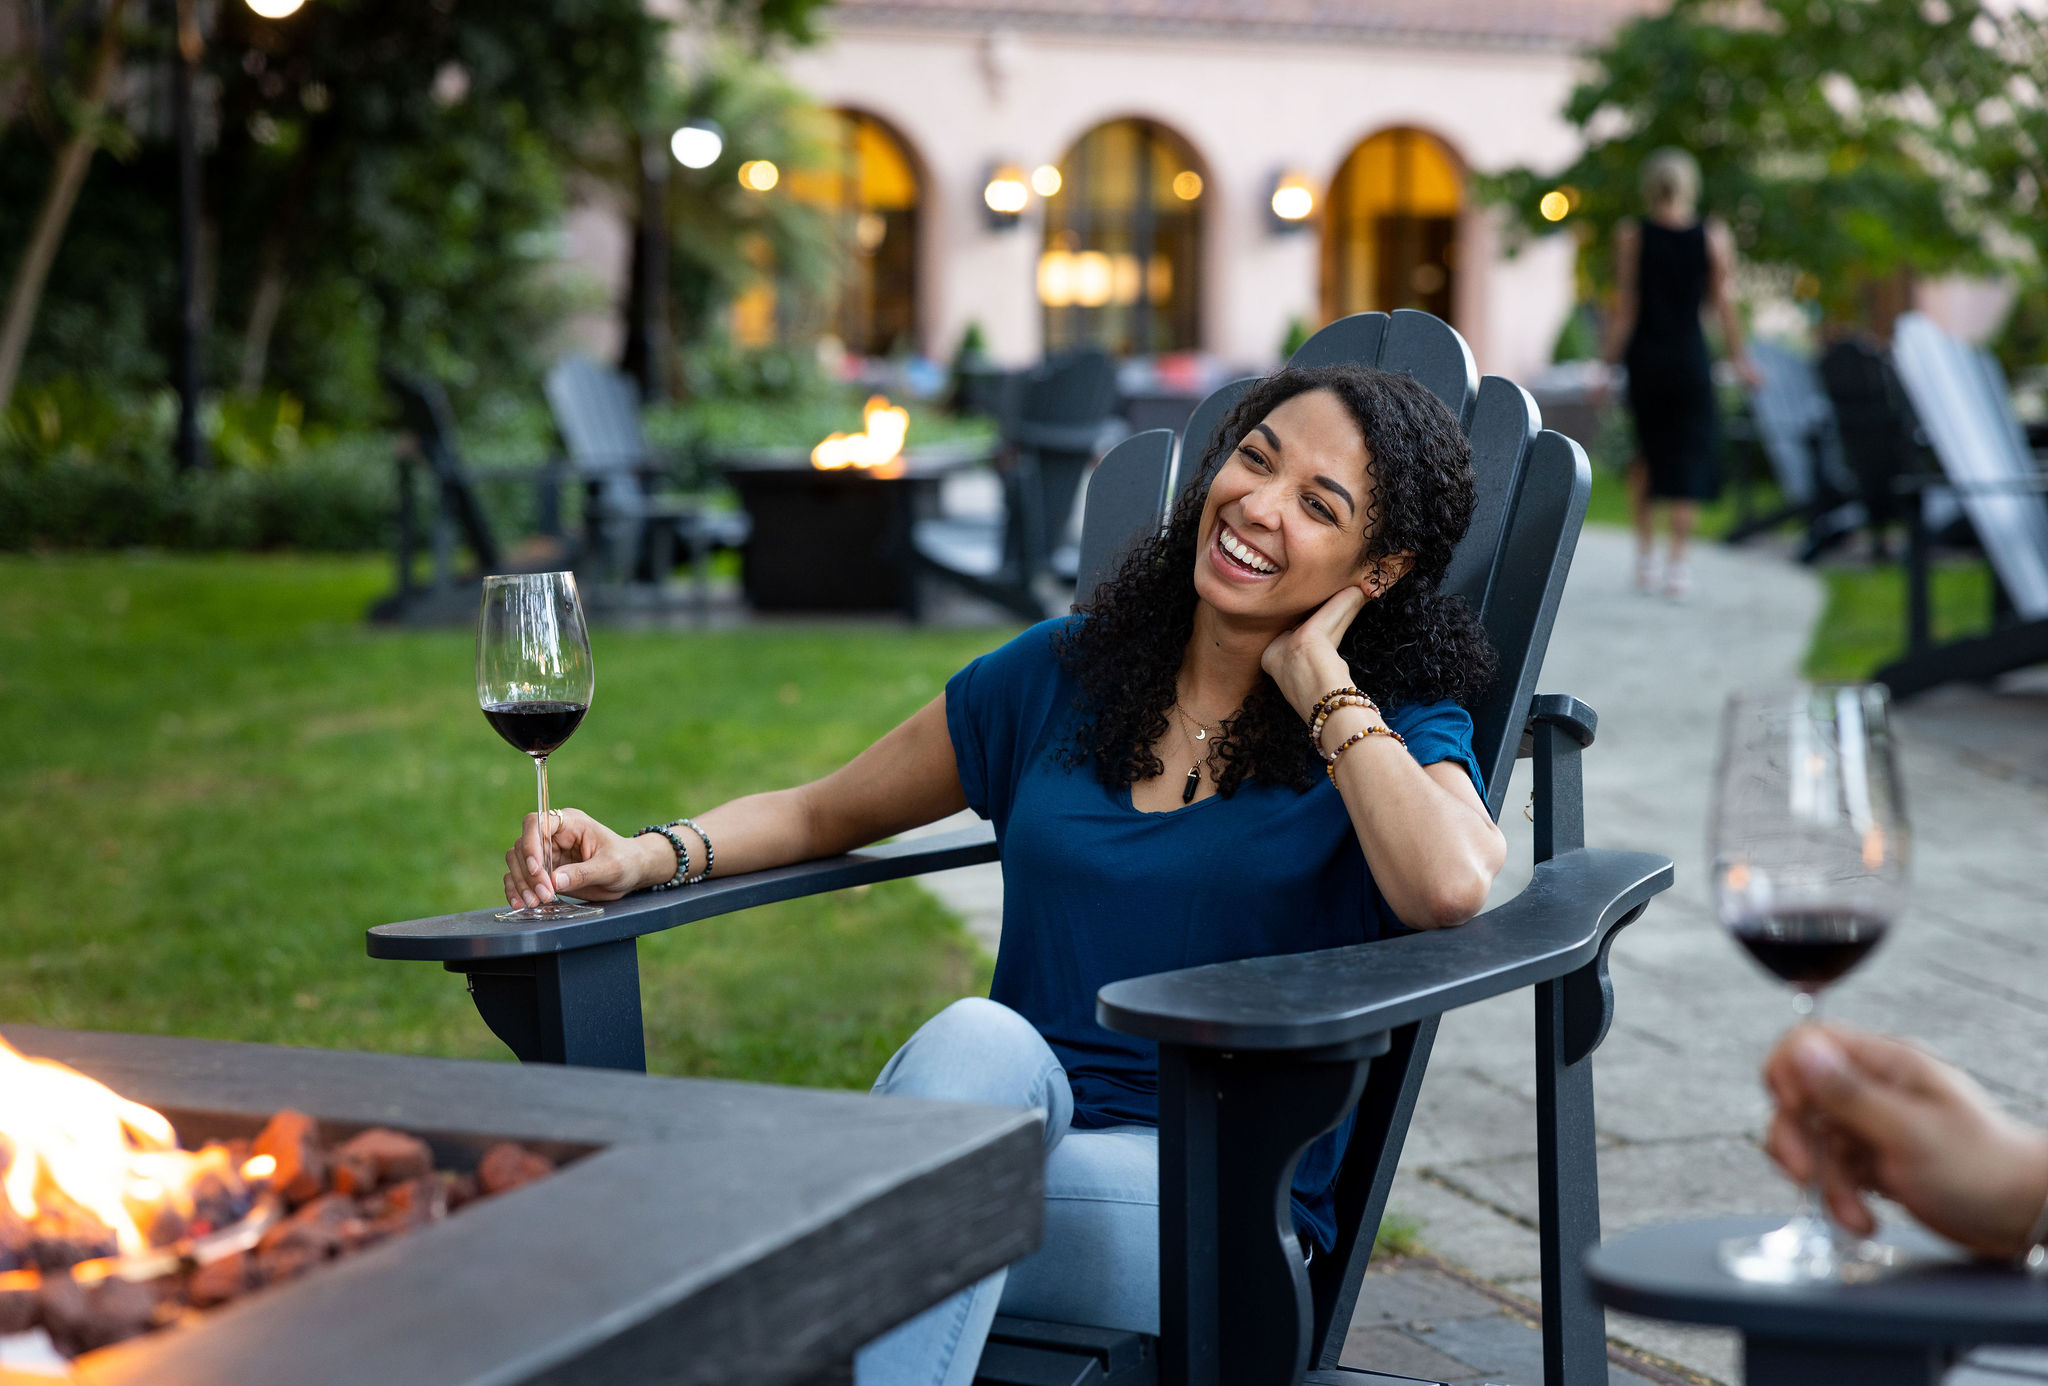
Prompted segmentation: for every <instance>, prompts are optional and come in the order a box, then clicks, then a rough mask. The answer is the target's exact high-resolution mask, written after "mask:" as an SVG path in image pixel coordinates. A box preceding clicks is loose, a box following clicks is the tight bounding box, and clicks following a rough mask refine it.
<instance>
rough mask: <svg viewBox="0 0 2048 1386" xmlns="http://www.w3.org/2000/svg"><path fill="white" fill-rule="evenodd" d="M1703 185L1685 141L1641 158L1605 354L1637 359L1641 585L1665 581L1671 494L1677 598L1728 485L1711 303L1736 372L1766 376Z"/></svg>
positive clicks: (1670, 565) (1619, 252) (1670, 563)
mask: <svg viewBox="0 0 2048 1386" xmlns="http://www.w3.org/2000/svg"><path fill="white" fill-rule="evenodd" d="M1699 187H1700V170H1699V165H1698V164H1697V163H1696V162H1694V160H1693V157H1692V156H1691V155H1690V154H1687V153H1686V152H1685V151H1683V150H1680V149H1660V150H1658V151H1657V152H1656V153H1654V154H1652V155H1651V156H1650V157H1649V158H1648V159H1646V160H1645V161H1644V162H1643V172H1642V191H1643V205H1644V213H1645V215H1644V217H1643V220H1642V221H1640V222H1636V221H1625V222H1623V223H1622V224H1621V225H1620V226H1619V227H1617V228H1616V229H1615V236H1614V242H1615V260H1616V264H1615V271H1616V274H1615V278H1616V280H1617V284H1618V294H1617V299H1616V303H1615V311H1614V316H1613V318H1612V319H1611V320H1610V322H1609V326H1608V333H1607V344H1606V345H1607V349H1606V350H1605V351H1604V352H1603V353H1602V354H1603V356H1604V357H1605V358H1606V360H1607V362H1608V364H1609V365H1612V364H1614V363H1615V362H1617V361H1623V362H1626V364H1627V366H1628V405H1629V412H1630V413H1631V414H1632V415H1633V416H1634V417H1635V426H1636V456H1635V458H1634V460H1633V461H1631V462H1630V463H1629V470H1628V479H1629V498H1630V501H1631V506H1632V509H1633V512H1634V518H1635V530H1636V587H1637V590H1639V591H1643V592H1653V591H1656V590H1658V588H1659V586H1660V584H1659V581H1658V572H1657V560H1656V555H1655V553H1654V552H1653V547H1654V542H1655V533H1654V510H1653V507H1654V506H1655V505H1657V504H1658V503H1660V502H1662V503H1664V504H1665V506H1666V509H1667V510H1668V512H1669V515H1670V526H1671V547H1670V550H1669V557H1668V558H1667V560H1666V562H1665V565H1664V572H1663V575H1662V577H1663V580H1662V583H1661V586H1662V589H1663V591H1664V594H1665V595H1666V596H1669V597H1673V598H1683V597H1684V596H1685V595H1686V594H1687V592H1688V591H1689V590H1690V587H1691V579H1690V577H1689V575H1688V571H1687V568H1686V563H1685V546H1686V541H1687V540H1688V539H1689V538H1690V537H1691V536H1692V530H1693V525H1694V523H1695V521H1696V520H1697V519H1698V516H1699V503H1700V502H1701V501H1710V500H1713V499H1714V498H1715V497H1716V496H1718V495H1719V494H1720V493H1721V470H1720V457H1719V446H1720V444H1719V437H1718V430H1717V429H1716V428H1715V412H1716V411H1715V405H1714V380H1713V374H1712V372H1711V370H1710V369H1709V361H1708V357H1707V338H1706V333H1705V332H1704V331H1703V330H1702V329H1701V326H1700V314H1701V310H1702V309H1703V308H1705V307H1706V305H1707V303H1708V302H1709V301H1711V302H1712V304H1713V307H1714V312H1715V314H1716V315H1717V316H1718V317H1719V319H1720V322H1721V333H1722V338H1723V341H1724V342H1725V344H1726V347H1727V351H1728V356H1729V359H1730V360H1731V361H1733V362H1734V363H1735V369H1736V371H1737V372H1738V373H1739V374H1740V375H1741V376H1742V378H1743V380H1744V381H1745V382H1747V383H1752V384H1753V383H1754V381H1755V374H1756V372H1755V369H1754V368H1753V367H1752V366H1751V365H1750V363H1749V358H1748V356H1747V354H1745V352H1744V351H1743V347H1742V327H1741V324H1740V323H1739V322H1738V321H1737V319H1736V316H1735V303H1734V300H1733V298H1732V297H1731V296H1730V294H1729V282H1728V281H1729V279H1730V277H1731V275H1732V274H1733V271H1734V268H1735V243H1734V239H1733V238H1732V237H1731V236H1730V235H1729V234H1728V228H1727V227H1726V226H1724V225H1722V224H1721V223H1720V222H1719V221H1715V220H1712V219H1702V218H1701V217H1700V216H1699V215H1698V211H1697V205H1698V202H1699Z"/></svg>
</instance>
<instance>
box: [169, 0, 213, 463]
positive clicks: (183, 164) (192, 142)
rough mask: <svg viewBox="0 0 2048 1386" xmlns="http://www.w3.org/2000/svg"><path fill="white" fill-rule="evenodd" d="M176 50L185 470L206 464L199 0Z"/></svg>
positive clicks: (187, 12) (180, 3)
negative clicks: (196, 98)
mask: <svg viewBox="0 0 2048 1386" xmlns="http://www.w3.org/2000/svg"><path fill="white" fill-rule="evenodd" d="M177 24H178V41H177V50H178V51H177V56H176V59H175V61H174V62H173V64H172V71H173V74H174V75H173V79H172V94H171V101H172V107H173V109H172V112H171V127H172V137H173V139H174V140H175V141H176V143H177V148H178V351H177V387H178V433H177V441H176V456H177V462H178V470H179V471H180V472H191V471H197V470H198V469H200V468H201V467H204V466H205V465H206V454H205V451H204V449H203V448H202V446H201V443H200V439H199V330H200V321H199V134H198V131H197V129H196V128H195V124H196V116H195V112H194V111H193V109H192V101H193V80H192V79H193V75H194V71H195V69H196V68H197V67H198V65H199V58H200V54H201V52H202V51H203V45H202V43H201V40H200V36H199V18H198V16H197V14H195V13H194V0H177Z"/></svg>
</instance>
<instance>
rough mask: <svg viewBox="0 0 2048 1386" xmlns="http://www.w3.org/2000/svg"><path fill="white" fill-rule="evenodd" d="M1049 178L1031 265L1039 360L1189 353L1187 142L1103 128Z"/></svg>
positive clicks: (1154, 127)
mask: <svg viewBox="0 0 2048 1386" xmlns="http://www.w3.org/2000/svg"><path fill="white" fill-rule="evenodd" d="M1059 174H1060V185H1059V189H1058V191H1057V192H1054V193H1053V194H1051V195H1050V196H1048V197H1047V198H1046V199H1045V246H1044V249H1043V251H1042V252H1041V253H1040V255H1039V259H1038V299H1039V302H1040V303H1041V304H1043V305H1044V308H1045V344H1046V348H1047V350H1049V351H1058V350H1063V349H1066V348H1070V347H1078V346H1100V347H1103V348H1105V349H1107V350H1109V351H1111V352H1114V353H1116V354H1117V355H1119V356H1149V355H1152V354H1155V353H1158V352H1166V351H1192V350H1194V349H1195V348H1196V347H1198V346H1200V345H1201V338H1202V322H1201V301H1202V300H1201V264H1202V198H1203V194H1204V188H1203V176H1202V172H1201V170H1200V169H1199V168H1198V167H1197V165H1196V159H1195V153H1194V150H1193V149H1192V148H1190V147H1189V145H1188V143H1187V141H1186V140H1183V139H1181V138H1180V137H1179V136H1178V135H1176V134H1174V133H1173V132H1172V131H1170V130H1168V129H1167V128H1166V127H1165V126H1163V125H1160V124H1159V123H1157V122H1156V121H1150V120H1140V119H1126V120H1112V121H1107V122H1105V123H1103V124H1101V125H1098V126H1096V127H1095V128H1094V129H1092V130H1090V131H1089V132H1088V133H1087V134H1085V135H1083V136H1082V137H1081V138H1080V139H1079V140H1078V141H1077V142H1076V143H1075V144H1074V147H1073V148H1072V149H1070V150H1068V151H1067V156H1066V157H1065V158H1064V159H1062V160H1061V161H1060V164H1059Z"/></svg>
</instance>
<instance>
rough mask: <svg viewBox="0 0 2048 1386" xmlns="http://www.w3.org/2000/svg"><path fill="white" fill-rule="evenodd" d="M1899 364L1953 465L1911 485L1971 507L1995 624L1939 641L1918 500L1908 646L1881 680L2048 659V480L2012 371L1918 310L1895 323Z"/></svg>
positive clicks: (1900, 686) (1974, 678)
mask: <svg viewBox="0 0 2048 1386" xmlns="http://www.w3.org/2000/svg"><path fill="white" fill-rule="evenodd" d="M1892 363H1893V365H1894V367H1895V368H1896V369H1897V371H1898V376H1899V381H1900V383H1901V384H1902V385H1903V386H1904V387H1905V391H1906V395H1907V397H1908V398H1909V399H1910V400H1911V401H1912V404H1913V410H1914V412H1915V413H1916V414H1917V415H1918V416H1919V420H1920V427H1921V430H1922V431H1923V432H1924V433H1925V434H1926V435H1927V440H1928V443H1929V445H1930V446H1931V448H1932V450H1933V452H1934V455H1935V456H1936V457H1937V458H1939V459H1940V461H1941V469H1942V475H1941V476H1938V477H1908V478H1903V479H1902V484H1903V485H1906V486H1907V487H1908V488H1909V489H1914V490H1926V489H1932V490H1933V491H1934V492H1935V493H1937V494H1941V493H1946V494H1950V495H1953V496H1954V497H1955V498H1956V500H1957V501H1959V502H1960V503H1961V506H1962V509H1963V513H1964V514H1965V515H1967V516H1968V517H1969V521H1970V526H1971V528H1972V529H1974V530H1975V531H1976V534H1977V542H1978V543H1979V544H1980V545H1982V547H1983V550H1984V556H1985V558H1986V559H1987V560H1989V562H1990V566H1991V578H1992V581H1991V587H1992V610H1991V618H1992V629H1991V630H1990V631H1989V633H1987V634H1984V635H1978V636H1971V637H1968V638H1965V639H1961V640H1950V641H1946V642H1943V643H1940V644H1937V643H1935V640H1934V636H1933V624H1932V617H1931V606H1932V603H1931V601H1930V598H1929V592H1928V584H1929V581H1930V576H1931V575H1930V563H1929V554H1930V550H1931V548H1932V543H1931V535H1930V525H1929V523H1928V520H1927V518H1926V515H1925V513H1924V511H1925V507H1923V506H1921V505H1918V504H1909V505H1908V506H1907V507H1906V514H1907V520H1908V523H1909V525H1910V528H1909V530H1908V532H1907V601H1906V653H1905V655H1904V656H1903V657H1901V658H1900V659H1897V660H1894V661H1893V662H1892V663H1890V664H1887V665H1885V666H1884V667H1883V668H1882V669H1879V670H1878V671H1877V672H1876V674H1875V675H1873V677H1874V678H1875V679H1876V680H1877V681H1878V682H1880V683H1884V684H1888V685H1890V687H1891V690H1892V692H1893V694H1894V695H1896V696H1898V697H1902V698H1903V697H1910V696H1911V695H1912V694H1914V693H1919V692H1922V691H1924V690H1926V689H1929V688H1932V687H1935V686H1936V685H1938V684H1943V683H1954V682H1958V681H1970V682H1982V681H1985V680H1989V679H1993V678H1996V677H1997V676H1998V675H2000V674H2003V673H2007V672H2009V671H2011V670H2014V669H2024V668H2027V667H2029V666H2030V665H2034V664H2040V663H2042V662H2044V661H2048V499H2044V496H2048V475H2044V474H2043V473H2042V471H2041V470H2040V468H2039V466H2038V465H2037V463H2036V459H2035V457H2034V454H2033V452H2032V450H2031V449H2030V448H2029V447H2028V445H2027V437H2026V433H2025V431H2024V430H2023V429H2022V428H2021V426H2020V423H2019V421H2018V419H2016V418H2015V417H2014V416H2013V412H2012V403H2011V400H2010V397H2009V395H2008V393H2007V390H2006V382H2005V376H2004V373H2003V372H2002V371H2000V370H1999V368H1998V363H1997V362H1996V361H1994V360H1993V359H1992V358H1991V357H1990V356H1989V355H1988V354H1987V353H1985V352H1982V351H1973V350H1971V349H1970V348H1969V347H1967V346H1965V345H1963V344H1962V343H1961V342H1958V341H1956V340H1955V339H1954V338H1953V337H1950V336H1949V335H1948V334H1947V333H1945V332H1943V331H1942V330H1941V329H1940V328H1938V327H1936V326H1935V325H1934V323H1933V322H1932V321H1931V320H1929V319H1928V318H1927V317H1925V316H1923V315H1922V314H1919V313H1907V314H1904V315H1903V316H1901V317H1900V318H1899V321H1898V324H1897V326H1896V327H1895V328H1894V329H1893V336H1892ZM1933 498H1934V497H1933V496H1930V497H1929V499H1930V500H1931V499H1933Z"/></svg>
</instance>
